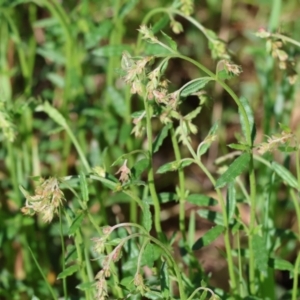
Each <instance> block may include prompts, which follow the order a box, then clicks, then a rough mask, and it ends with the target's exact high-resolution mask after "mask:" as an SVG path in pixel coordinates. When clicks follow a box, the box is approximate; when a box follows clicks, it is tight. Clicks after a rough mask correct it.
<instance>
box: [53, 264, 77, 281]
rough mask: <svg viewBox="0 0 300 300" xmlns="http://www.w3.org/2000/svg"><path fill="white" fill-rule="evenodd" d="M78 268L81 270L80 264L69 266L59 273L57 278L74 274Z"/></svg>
mask: <svg viewBox="0 0 300 300" xmlns="http://www.w3.org/2000/svg"><path fill="white" fill-rule="evenodd" d="M78 270H79V265H73V266H71V267H68V268H67V269H65V270H64V271H63V272H61V273H59V274H58V276H57V279H63V278H66V277H69V276H71V275H73V274H74V273H75V272H77V271H78Z"/></svg>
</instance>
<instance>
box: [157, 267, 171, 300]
mask: <svg viewBox="0 0 300 300" xmlns="http://www.w3.org/2000/svg"><path fill="white" fill-rule="evenodd" d="M159 278H160V286H161V291H162V296H163V297H164V299H170V286H169V282H170V280H169V271H168V264H167V263H166V261H164V262H163V264H162V266H161V268H160V272H159Z"/></svg>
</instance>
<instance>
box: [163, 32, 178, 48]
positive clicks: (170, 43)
mask: <svg viewBox="0 0 300 300" xmlns="http://www.w3.org/2000/svg"><path fill="white" fill-rule="evenodd" d="M161 33H162V35H163V36H164V37H165V39H166V41H167V44H168V46H169V47H170V48H171V49H172V50H174V51H177V44H176V43H175V41H174V40H173V39H172V38H171V37H170V36H168V35H167V34H166V33H164V32H163V31H161Z"/></svg>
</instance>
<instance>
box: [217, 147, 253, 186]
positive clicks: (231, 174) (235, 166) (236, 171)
mask: <svg viewBox="0 0 300 300" xmlns="http://www.w3.org/2000/svg"><path fill="white" fill-rule="evenodd" d="M249 161H250V154H249V153H244V154H242V155H241V156H239V157H238V158H237V159H235V160H234V161H233V163H232V164H231V165H230V166H229V167H228V169H227V170H226V171H225V173H223V174H222V175H221V176H220V177H219V178H218V180H217V182H216V186H215V188H221V187H223V186H224V185H226V184H227V183H229V182H231V181H233V180H234V179H235V178H236V177H237V176H239V175H241V174H242V173H243V171H244V170H245V169H246V168H247V167H248V165H249Z"/></svg>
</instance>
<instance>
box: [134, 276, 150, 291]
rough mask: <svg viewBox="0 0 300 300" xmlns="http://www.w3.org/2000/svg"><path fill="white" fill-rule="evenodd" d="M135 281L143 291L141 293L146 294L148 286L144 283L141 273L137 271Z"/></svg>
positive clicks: (139, 289)
mask: <svg viewBox="0 0 300 300" xmlns="http://www.w3.org/2000/svg"><path fill="white" fill-rule="evenodd" d="M133 282H134V285H135V286H136V288H137V290H138V291H139V292H140V293H141V295H145V293H146V292H147V291H148V288H147V287H146V285H145V284H144V279H143V276H142V275H141V274H140V273H136V274H135V276H134V281H133Z"/></svg>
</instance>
